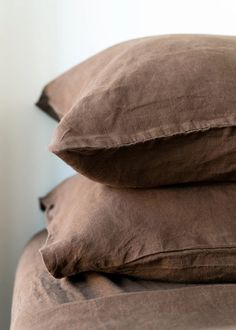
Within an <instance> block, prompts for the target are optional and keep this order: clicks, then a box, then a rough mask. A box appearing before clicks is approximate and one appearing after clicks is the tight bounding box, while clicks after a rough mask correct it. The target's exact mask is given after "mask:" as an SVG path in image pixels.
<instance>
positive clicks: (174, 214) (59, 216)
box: [40, 175, 236, 282]
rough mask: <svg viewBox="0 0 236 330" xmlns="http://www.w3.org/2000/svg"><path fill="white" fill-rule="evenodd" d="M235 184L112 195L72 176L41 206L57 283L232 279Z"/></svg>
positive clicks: (47, 255)
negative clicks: (97, 275) (96, 276)
mask: <svg viewBox="0 0 236 330" xmlns="http://www.w3.org/2000/svg"><path fill="white" fill-rule="evenodd" d="M235 199H236V184H232V183H225V184H209V185H204V186H200V185H193V186H191V187H190V186H182V187H177V186H176V187H172V188H170V187H169V188H159V189H149V190H145V189H115V188H111V187H108V186H105V185H102V184H99V183H94V182H93V181H90V180H89V179H87V178H85V177H82V176H80V175H76V176H74V177H72V178H70V179H67V180H66V181H64V182H63V183H62V184H60V185H59V186H57V187H56V188H55V189H54V190H52V192H50V193H49V194H48V195H47V196H46V197H44V198H42V199H41V200H40V203H41V208H42V209H43V210H46V214H47V218H48V238H47V241H46V243H45V245H44V246H43V247H42V249H41V250H40V251H41V254H42V257H43V260H44V263H45V265H46V267H47V269H48V271H49V272H50V273H51V274H52V275H53V276H54V277H56V278H61V277H64V276H71V275H74V274H77V273H81V272H87V271H97V272H105V273H119V274H126V275H131V276H135V277H140V278H144V279H157V280H163V281H174V282H216V281H217V282H222V281H225V282H227V281H235V280H236V221H235V214H236V203H235Z"/></svg>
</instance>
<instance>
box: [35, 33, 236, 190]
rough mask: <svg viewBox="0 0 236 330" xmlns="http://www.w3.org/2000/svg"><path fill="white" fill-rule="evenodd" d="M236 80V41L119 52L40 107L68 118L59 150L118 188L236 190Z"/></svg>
mask: <svg viewBox="0 0 236 330" xmlns="http://www.w3.org/2000/svg"><path fill="white" fill-rule="evenodd" d="M235 72H236V38H235V37H223V36H207V35H205V36H204V35H173V36H161V37H148V38H142V39H136V40H131V41H128V42H125V43H121V44H119V45H116V46H114V47H111V48H109V49H107V50H105V51H103V52H101V53H99V54H97V55H95V56H94V57H92V58H90V59H88V60H87V61H85V62H83V63H81V64H79V65H78V66H76V67H74V68H72V69H71V70H70V71H68V72H67V73H65V74H64V75H62V76H61V77H59V78H57V79H56V80H54V81H53V82H52V83H50V84H49V85H48V86H47V87H46V88H45V90H44V92H43V95H42V97H41V99H40V101H39V105H40V106H41V107H42V108H44V109H45V110H46V111H49V112H50V111H53V112H54V115H56V116H58V118H62V120H61V122H60V123H59V125H58V127H57V129H56V131H55V134H54V137H53V139H52V143H51V145H50V150H51V151H52V152H54V153H55V154H56V155H58V156H59V157H61V158H62V159H63V160H64V161H65V162H67V163H68V164H69V165H71V166H72V167H73V168H74V169H75V170H76V171H78V172H80V173H82V174H84V175H86V176H88V177H89V178H91V179H93V180H95V181H99V182H102V183H106V184H108V185H112V186H118V187H155V186H160V185H168V184H175V183H184V182H194V181H205V180H207V181H210V180H212V181H225V180H228V181H230V180H235V179H236V152H235V151H236V142H235V141H236V139H235V137H236V128H235V125H236V112H235V103H236V96H235V90H236V75H235V74H234V73H235ZM42 104H44V105H42Z"/></svg>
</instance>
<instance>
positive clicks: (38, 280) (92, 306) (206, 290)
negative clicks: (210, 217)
mask: <svg viewBox="0 0 236 330" xmlns="http://www.w3.org/2000/svg"><path fill="white" fill-rule="evenodd" d="M45 239H46V231H42V232H40V233H39V234H37V235H35V236H34V237H33V238H32V239H31V241H30V242H29V243H28V245H27V246H26V248H25V250H24V252H23V255H22V257H21V260H20V262H19V265H18V269H17V273H16V279H15V287H14V295H13V304H12V322H11V330H44V329H50V330H53V329H56V330H65V329H69V330H74V329H76V330H77V329H80V330H83V329H98V330H100V329H122V330H123V329H131V330H134V329H142V330H143V329H144V330H146V329H147V330H152V329H158V330H167V329H168V330H169V329H175V330H193V329H196V330H198V329H201V330H203V329H204V330H205V329H211V330H213V329H216V330H217V329H220V330H226V329H227V330H229V329H232V330H233V329H236V307H235V306H236V284H225V285H224V284H214V285H206V284H204V285H199V284H198V285H194V284H193V285H189V284H188V285H183V284H173V283H172V284H170V283H160V282H157V281H147V280H137V279H135V278H131V277H125V276H118V275H106V274H98V273H86V274H82V275H79V276H74V277H71V278H69V279H67V278H63V279H60V280H57V279H54V278H53V277H52V276H51V275H50V274H49V273H48V272H47V270H46V268H45V266H44V264H43V262H42V259H41V256H40V254H39V252H38V250H39V248H40V247H41V246H42V245H43V243H44V241H45Z"/></svg>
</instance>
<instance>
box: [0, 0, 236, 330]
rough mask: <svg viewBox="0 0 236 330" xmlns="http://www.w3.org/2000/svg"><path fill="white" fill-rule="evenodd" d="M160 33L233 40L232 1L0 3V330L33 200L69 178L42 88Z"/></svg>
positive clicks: (33, 224) (39, 221) (235, 8)
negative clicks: (123, 45)
mask: <svg viewBox="0 0 236 330" xmlns="http://www.w3.org/2000/svg"><path fill="white" fill-rule="evenodd" d="M164 33H213V34H231V35H236V1H235V0H232V1H230V0H224V1H217V0H198V1H195V0H194V1H193V0H178V1H177V0H172V1H170V0H165V1H160V0H140V1H138V0H0V148H1V150H0V166H1V168H0V169H1V170H0V212H1V214H0V216H1V217H0V235H1V237H0V259H1V260H0V329H3V330H5V329H8V322H9V310H10V301H11V293H12V283H13V278H14V271H15V267H16V263H17V260H18V258H19V256H20V253H21V250H22V248H23V246H24V244H25V243H26V241H27V240H28V239H29V237H30V236H31V235H32V234H33V233H35V232H36V231H37V230H39V229H40V228H42V227H43V226H44V220H43V216H42V214H41V213H40V212H39V210H38V204H37V198H38V196H40V195H43V194H45V193H46V192H47V191H48V190H49V189H50V188H52V187H53V186H54V185H55V184H56V183H58V182H59V181H61V180H62V179H63V178H64V177H66V176H68V175H70V173H72V172H71V170H70V169H69V168H68V167H67V166H66V165H64V164H63V163H62V162H61V161H60V160H58V159H56V157H55V156H53V155H51V154H50V153H49V152H48V151H47V145H48V142H49V140H50V136H51V131H52V129H53V128H54V127H55V122H54V121H53V120H51V119H50V118H49V117H47V116H46V115H45V114H44V113H42V112H40V111H39V110H36V108H35V107H34V102H35V101H36V100H37V97H38V96H39V93H40V90H41V88H42V86H43V85H44V84H45V83H46V82H47V81H49V80H50V79H52V78H53V77H55V76H57V75H58V74H59V73H61V72H62V71H64V70H66V69H67V68H69V67H70V66H72V65H74V64H76V63H77V62H79V61H81V60H82V59H84V58H86V57H87V56H89V55H92V54H93V53H95V52H97V51H99V50H101V49H103V48H105V47H107V46H110V45H112V44H114V43H116V42H119V41H122V40H125V39H130V38H135V37H140V36H146V35H155V34H164Z"/></svg>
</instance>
